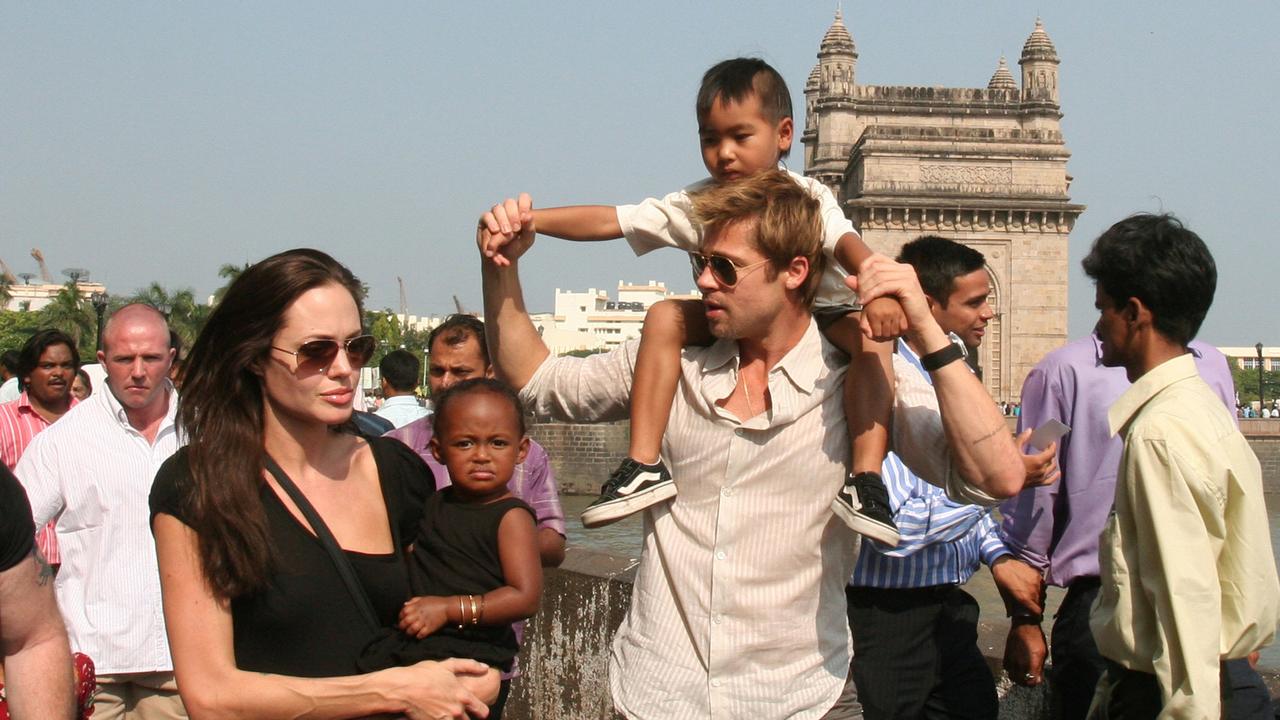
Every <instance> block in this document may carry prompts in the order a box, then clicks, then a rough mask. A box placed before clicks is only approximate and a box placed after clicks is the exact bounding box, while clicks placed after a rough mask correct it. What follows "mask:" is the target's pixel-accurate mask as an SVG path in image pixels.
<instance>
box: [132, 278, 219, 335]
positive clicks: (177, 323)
mask: <svg viewBox="0 0 1280 720" xmlns="http://www.w3.org/2000/svg"><path fill="white" fill-rule="evenodd" d="M128 302H140V303H147V304H148V305H151V306H153V307H156V308H159V309H160V310H161V311H162V312H164V311H167V313H168V318H169V327H170V328H171V329H172V330H173V331H174V332H176V333H178V337H179V338H181V339H182V346H183V347H184V348H190V347H191V343H193V342H195V339H196V336H197V335H199V334H200V329H201V328H203V327H204V323H205V320H207V319H208V318H209V307H208V306H207V305H201V304H200V303H198V302H196V298H195V291H194V290H192V289H191V288H183V289H181V290H176V291H171V290H168V289H166V288H165V287H164V286H163V285H161V284H160V283H158V282H153V283H151V284H150V285H148V286H147V287H146V288H145V289H143V290H141V291H139V292H137V293H135V294H134V295H133V297H131V298H129V300H128Z"/></svg>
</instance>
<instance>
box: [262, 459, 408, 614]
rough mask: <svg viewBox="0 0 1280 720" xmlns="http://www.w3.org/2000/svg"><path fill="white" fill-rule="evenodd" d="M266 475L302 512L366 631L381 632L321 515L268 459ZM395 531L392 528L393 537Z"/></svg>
mask: <svg viewBox="0 0 1280 720" xmlns="http://www.w3.org/2000/svg"><path fill="white" fill-rule="evenodd" d="M265 463H266V466H267V472H269V473H271V475H272V477H274V478H275V479H276V482H278V483H280V487H282V488H284V491H285V492H286V493H288V494H289V497H290V498H292V499H293V504H294V505H297V506H298V510H300V511H301V512H302V516H303V517H305V518H306V519H307V523H308V524H310V525H311V529H312V530H313V531H315V534H316V538H317V539H318V540H320V544H321V545H323V546H324V549H325V550H326V551H327V552H328V553H329V559H330V560H332V561H333V566H334V567H335V568H336V569H337V570H338V575H340V576H341V577H342V582H343V583H345V584H346V586H347V591H348V592H350V593H351V599H352V600H354V601H355V603H356V608H357V609H359V610H360V614H361V615H363V616H364V619H365V621H366V623H367V624H368V625H369V629H370V630H372V631H373V632H377V631H378V630H379V629H381V628H382V623H379V622H378V615H377V613H375V612H374V611H373V603H371V602H369V595H368V593H366V592H365V590H364V586H363V585H361V584H360V580H359V578H357V577H356V571H355V568H353V567H351V560H350V559H349V558H348V557H347V556H346V554H345V553H344V552H343V551H342V548H340V547H338V541H337V540H336V539H334V537H333V533H332V532H330V531H329V526H328V525H325V524H324V520H322V519H321V518H320V513H318V512H316V509H315V508H314V507H312V505H311V502H310V501H309V500H307V496H306V495H303V494H302V491H301V490H299V489H298V486H297V485H294V484H293V480H291V479H289V476H288V475H286V474H285V472H284V470H281V469H280V466H279V465H277V464H276V461H275V460H272V459H271V456H270V455H268V456H266V458H265ZM394 531H395V528H394V527H393V528H392V534H393V535H395V532H394Z"/></svg>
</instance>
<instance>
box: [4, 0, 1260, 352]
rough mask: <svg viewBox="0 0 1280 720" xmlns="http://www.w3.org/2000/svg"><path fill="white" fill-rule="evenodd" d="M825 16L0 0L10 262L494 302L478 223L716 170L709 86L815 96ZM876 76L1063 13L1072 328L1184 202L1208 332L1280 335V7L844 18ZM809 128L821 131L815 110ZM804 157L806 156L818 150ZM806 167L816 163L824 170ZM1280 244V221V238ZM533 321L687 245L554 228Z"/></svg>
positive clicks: (1002, 50) (388, 297)
mask: <svg viewBox="0 0 1280 720" xmlns="http://www.w3.org/2000/svg"><path fill="white" fill-rule="evenodd" d="M833 11H834V3H826V2H801V3H794V2H793V3H777V2H743V1H738V2H706V3H698V2H688V1H687V0H686V1H684V2H678V3H676V2H656V1H649V2H643V3H611V2H568V1H564V2H560V1H557V2H538V3H533V2H528V3H510V4H507V3H501V4H500V3H491V2H465V3H436V2H420V3H392V2H383V3H342V4H339V3H328V2H307V3H303V2H218V3H211V2H207V3H165V2H146V3H142V2H137V3H32V2H15V1H12V0H4V1H3V2H0V128H3V130H2V131H0V257H2V258H4V259H5V260H6V261H7V262H8V263H9V264H10V265H11V266H12V267H13V269H14V271H15V272H22V271H34V269H35V268H34V265H35V263H34V261H32V260H31V259H30V257H29V256H28V255H27V253H28V251H29V250H30V248H32V247H40V248H42V249H43V250H44V253H45V256H46V257H47V258H48V261H49V264H50V266H51V267H52V268H53V270H54V272H55V273H56V272H58V271H59V270H60V269H61V268H65V267H84V268H88V269H89V270H91V271H92V278H93V279H95V280H99V281H102V282H105V283H106V284H107V285H108V287H109V289H110V290H111V291H112V292H117V293H127V292H130V291H131V290H133V289H135V288H138V287H141V286H144V285H146V284H147V283H149V282H151V281H152V280H158V281H160V282H162V283H164V284H165V285H167V286H170V287H183V286H191V287H194V288H195V290H196V292H197V294H198V295H200V296H203V295H205V294H207V293H209V292H212V291H213V290H214V289H215V288H216V287H218V285H219V284H220V281H219V279H218V278H217V275H216V272H217V268H218V266H219V265H220V264H222V263H226V262H235V263H240V262H245V261H249V260H256V259H259V258H262V257H264V256H266V255H268V254H270V253H272V252H275V251H278V250H282V249H285V248H289V247H295V246H303V245H308V246H314V247H319V248H322V249H324V250H327V251H329V252H332V253H333V254H334V255H335V256H337V257H338V258H339V259H341V260H343V261H344V262H346V263H348V264H349V265H350V266H351V267H352V268H353V270H355V272H356V273H357V274H358V275H359V276H360V277H361V278H362V279H363V280H364V281H365V282H367V283H369V285H370V286H371V287H372V297H371V300H370V305H371V306H374V307H381V306H389V307H393V308H395V307H397V306H398V303H399V301H398V293H397V288H396V280H395V278H396V276H397V275H399V276H402V277H403V278H404V280H405V283H406V289H407V293H408V300H409V307H410V310H411V312H417V313H442V312H447V311H449V310H450V309H451V308H452V300H451V296H453V295H455V294H456V295H458V296H459V297H460V298H461V299H462V301H463V303H464V304H466V305H467V306H469V307H470V308H478V307H479V298H480V292H479V272H478V261H477V258H476V254H475V252H474V249H473V247H472V228H473V227H474V224H475V218H476V216H477V215H478V213H479V212H480V211H481V210H483V209H484V208H486V207H487V206H488V205H490V204H492V203H493V202H495V201H496V200H498V199H501V198H502V197H504V196H506V195H508V194H512V193H515V192H519V191H521V190H527V191H529V192H530V193H532V194H533V196H534V199H535V202H537V203H538V204H540V205H552V204H565V203H575V202H602V203H616V202H628V201H635V200H638V199H640V198H642V197H645V196H648V195H653V194H659V193H663V192H666V191H670V190H672V189H675V188H676V187H678V186H680V185H683V184H685V183H687V182H690V181H693V180H695V179H698V178H699V177H701V176H702V175H703V174H704V172H703V169H702V166H701V162H700V160H699V157H698V153H697V138H696V125H695V121H694V117H693V112H692V101H693V95H694V93H695V91H696V88H697V81H698V78H699V76H700V75H701V73H702V71H703V70H704V69H705V68H706V67H708V66H709V65H711V64H712V63H714V62H716V61H718V60H721V59H724V58H726V57H732V56H735V55H742V54H751V55H759V56H761V57H764V58H765V59H766V60H768V61H769V62H771V63H773V64H774V65H775V66H776V67H778V69H779V70H781V71H782V73H783V74H784V75H785V76H786V78H787V80H788V81H789V83H790V84H791V87H792V90H793V92H794V93H795V95H796V102H797V107H803V103H802V102H800V101H801V96H800V91H801V90H802V88H803V84H804V80H805V78H806V77H807V76H808V73H809V69H810V68H811V67H812V66H813V64H814V62H815V60H816V59H815V53H816V52H817V49H818V42H819V40H820V39H821V37H822V35H823V33H824V32H825V31H826V28H827V26H828V25H829V24H830V22H831V18H832V14H833ZM844 13H845V20H846V24H847V25H848V27H849V30H850V32H851V33H852V35H853V38H854V41H855V43H856V44H857V47H858V51H859V53H860V58H859V63H858V80H859V82H861V83H867V84H893V85H897V84H909V85H942V86H966V87H982V86H985V84H986V82H987V79H988V78H989V77H990V76H991V73H992V72H993V71H994V70H995V67H996V62H997V60H998V59H999V57H1000V55H1001V54H1004V55H1006V56H1008V58H1009V61H1010V64H1011V66H1012V67H1013V69H1014V71H1015V74H1016V71H1017V66H1016V61H1017V57H1018V54H1019V52H1020V50H1021V48H1022V43H1023V41H1024V40H1025V39H1026V36H1027V35H1028V34H1029V33H1030V32H1031V30H1032V28H1033V26H1034V22H1035V18H1036V16H1037V14H1039V15H1040V16H1042V17H1043V19H1044V24H1045V28H1046V30H1047V31H1048V33H1049V35H1050V37H1051V38H1052V39H1053V41H1054V43H1055V44H1056V46H1057V49H1058V54H1059V56H1060V57H1061V59H1062V65H1061V69H1060V73H1061V87H1062V102H1063V110H1064V112H1065V117H1064V119H1063V130H1064V133H1065V135H1066V139H1067V143H1068V146H1069V148H1070V149H1071V151H1072V153H1073V156H1072V159H1071V162H1070V164H1069V166H1068V169H1069V171H1070V172H1071V174H1072V175H1073V176H1074V177H1075V182H1074V184H1073V185H1072V188H1071V194H1072V199H1073V201H1075V202H1079V203H1084V204H1086V205H1088V206H1089V207H1088V211H1087V212H1086V213H1085V215H1084V216H1083V217H1082V218H1081V220H1080V222H1079V224H1078V225H1077V227H1076V231H1075V233H1074V234H1073V235H1072V240H1071V258H1072V266H1071V271H1070V272H1071V276H1070V282H1071V323H1070V329H1071V333H1072V334H1073V335H1079V334H1082V333H1084V332H1087V330H1088V329H1089V328H1090V327H1091V325H1092V322H1093V317H1094V316H1093V311H1092V289H1091V287H1090V285H1089V283H1088V281H1087V280H1086V279H1085V278H1084V277H1083V275H1082V274H1081V273H1080V271H1079V269H1078V266H1079V259H1080V258H1081V257H1082V256H1083V255H1084V253H1085V252H1086V251H1087V249H1088V244H1089V242H1090V241H1091V240H1092V239H1093V238H1094V237H1095V236H1096V235H1097V234H1098V233H1099V232H1101V231H1102V230H1103V229H1105V228H1106V227H1107V226H1108V225H1110V224H1111V223H1112V222H1114V221H1115V220H1117V219H1119V218H1121V217H1123V216H1124V215H1126V214H1128V213H1130V212H1133V211H1137V210H1160V209H1165V210H1169V211H1172V212H1175V213H1177V214H1179V215H1181V216H1182V217H1183V218H1184V219H1185V220H1186V221H1187V222H1188V224H1190V225H1191V227H1192V228H1193V229H1196V230H1197V231H1199V232H1200V233H1201V235H1202V236H1203V237H1204V238H1205V239H1206V241H1207V242H1208V243H1209V245H1210V247H1211V249H1212V250H1213V252H1214V254H1215V256H1216V257H1217V261H1218V266H1219V272H1220V279H1219V285H1218V297H1217V301H1216V302H1215V304H1214V308H1213V311H1212V312H1211V313H1210V315H1209V318H1208V320H1207V321H1206V324H1205V327H1204V330H1203V332H1202V337H1203V338H1204V339H1206V340H1208V341H1210V342H1214V343H1217V344H1242V345H1243V344H1247V345H1252V344H1253V343H1254V342H1257V341H1258V340H1262V341H1264V342H1266V343H1267V344H1272V345H1274V344H1280V332H1277V321H1276V318H1277V313H1276V310H1275V305H1274V304H1273V302H1272V301H1271V300H1267V298H1272V300H1274V297H1275V296H1273V295H1271V292H1272V290H1273V288H1274V286H1275V282H1276V274H1277V270H1278V269H1280V261H1278V260H1280V249H1278V248H1277V244H1276V243H1275V242H1274V241H1273V237H1274V236H1275V234H1276V233H1275V229H1274V228H1275V223H1276V219H1275V217H1274V216H1272V215H1271V213H1270V212H1262V211H1263V210H1267V209H1268V208H1273V207H1274V205H1273V204H1274V203H1275V202H1276V199H1275V197H1274V193H1275V192H1276V191H1277V189H1280V169H1277V160H1278V159H1280V157H1278V156H1280V152H1277V149H1278V143H1280V141H1278V140H1277V137H1276V134H1275V131H1274V130H1273V128H1274V127H1275V126H1276V118H1277V117H1280V100H1278V99H1277V92H1276V89H1277V88H1280V61H1278V59H1277V55H1280V43H1278V42H1277V39H1276V37H1277V35H1276V33H1277V28H1280V4H1278V3H1276V2H1274V1H1270V0H1269V1H1266V2H1261V1H1260V2H1251V3H1226V4H1221V3H1218V4H1214V5H1212V6H1211V5H1210V4H1208V3H1169V2H1157V1H1144V2H1124V3H1116V2H1070V3H1067V2H1063V3H1041V4H1038V5H1037V4H1032V3H1017V2H982V3H955V2H948V1H942V0H939V1H931V2H903V3H870V2H864V3H846V4H845V7H844ZM798 120H799V118H798ZM795 155H796V156H797V157H798V156H799V155H800V154H799V153H798V152H797V153H795ZM800 162H801V161H800V160H799V159H795V160H794V161H793V167H795V168H796V169H799V165H800ZM1267 228H1272V230H1268V229H1267ZM524 267H525V276H526V278H527V279H526V289H527V293H528V295H529V299H530V305H531V307H532V308H533V309H550V307H551V303H552V292H553V290H554V289H555V288H557V287H560V288H566V289H578V290H581V289H586V288H588V287H597V288H605V289H609V290H612V289H613V288H614V286H615V284H616V282H617V281H618V280H628V281H640V282H643V281H645V280H650V279H654V280H662V281H665V282H666V283H667V284H668V286H670V287H673V288H674V289H676V290H681V291H683V290H687V289H689V288H690V287H691V285H692V283H691V281H690V280H689V275H688V270H687V267H688V265H687V262H686V261H685V259H684V258H683V257H681V256H680V255H678V254H676V253H671V252H668V253H663V252H658V253H653V254H651V255H649V256H646V257H645V258H642V259H637V258H635V257H634V256H632V255H631V253H630V251H629V250H628V249H627V248H626V247H625V245H624V244H623V243H620V242H618V243H601V244H595V245H592V246H582V245H572V246H571V245H570V244H568V243H565V242H563V241H558V240H554V239H551V238H544V239H541V240H539V242H538V245H537V246H536V247H535V248H534V250H533V254H532V255H531V256H530V257H529V259H528V260H527V261H526V262H525V263H524Z"/></svg>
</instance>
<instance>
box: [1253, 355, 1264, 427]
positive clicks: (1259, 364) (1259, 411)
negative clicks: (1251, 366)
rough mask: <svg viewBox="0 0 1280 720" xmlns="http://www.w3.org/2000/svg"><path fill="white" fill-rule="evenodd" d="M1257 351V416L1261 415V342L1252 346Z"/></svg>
mask: <svg viewBox="0 0 1280 720" xmlns="http://www.w3.org/2000/svg"><path fill="white" fill-rule="evenodd" d="M1253 349H1254V350H1257V351H1258V417H1262V343H1258V344H1257V345H1254V346H1253Z"/></svg>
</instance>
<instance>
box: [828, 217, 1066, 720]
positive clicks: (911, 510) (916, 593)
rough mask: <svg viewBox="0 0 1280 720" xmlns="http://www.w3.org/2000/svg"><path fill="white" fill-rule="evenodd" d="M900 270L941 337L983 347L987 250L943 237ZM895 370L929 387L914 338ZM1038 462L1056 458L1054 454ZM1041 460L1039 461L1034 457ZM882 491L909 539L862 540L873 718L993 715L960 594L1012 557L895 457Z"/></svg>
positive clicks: (865, 683) (990, 689)
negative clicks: (916, 284) (893, 543)
mask: <svg viewBox="0 0 1280 720" xmlns="http://www.w3.org/2000/svg"><path fill="white" fill-rule="evenodd" d="M898 262H905V263H908V264H910V265H911V266H912V267H914V268H915V270H916V274H917V275H918V276H919V278H920V285H921V287H922V288H923V289H924V292H925V295H926V296H927V299H928V302H929V307H930V309H931V310H932V311H933V316H934V318H935V319H937V321H938V324H939V325H940V326H941V327H942V329H943V330H944V331H946V332H948V333H950V334H951V335H952V340H953V342H959V343H961V345H962V346H963V347H964V348H965V350H966V352H968V351H972V350H973V349H975V348H977V347H978V345H979V344H981V342H982V337H983V335H984V334H985V331H986V327H987V323H988V322H989V321H990V320H991V318H992V317H994V315H995V313H994V311H993V310H992V309H991V306H990V304H989V303H988V302H987V296H988V294H989V293H990V282H991V279H990V277H989V276H988V274H987V270H986V263H985V260H984V258H983V256H982V253H980V252H978V251H977V250H974V249H972V248H969V247H966V246H964V245H961V244H960V243H957V242H953V241H951V240H946V239H943V238H940V237H936V236H929V235H926V236H922V237H920V238H918V239H916V240H914V241H912V242H910V243H907V244H906V245H904V246H903V248H902V252H901V254H900V255H899V256H898ZM897 352H898V355H899V356H900V357H899V358H898V359H896V360H895V363H894V367H895V371H896V372H898V373H903V372H918V373H920V374H921V375H923V376H924V378H925V379H926V380H929V379H930V378H929V362H928V360H929V358H928V357H927V356H926V358H925V359H924V361H923V362H922V360H921V358H920V357H919V355H918V353H917V352H916V351H915V350H914V349H913V348H912V347H911V346H910V343H909V342H906V341H905V340H900V341H899V343H898V351H897ZM1036 457H1037V458H1039V459H1038V460H1037V462H1039V463H1041V464H1043V463H1047V462H1051V460H1052V457H1053V455H1052V452H1048V453H1042V454H1041V456H1036ZM1029 460H1034V458H1029ZM883 472H884V481H885V486H886V487H887V489H888V491H889V504H890V509H891V510H892V512H893V516H894V521H895V522H896V523H897V524H898V531H899V533H900V534H901V541H900V542H899V544H898V546H897V547H896V548H889V547H886V546H883V545H880V544H878V543H876V542H874V541H872V540H869V539H866V538H864V539H863V541H862V550H861V553H860V555H859V557H858V563H857V566H856V567H855V568H854V572H853V577H852V579H851V580H850V582H849V587H848V589H847V594H848V599H849V624H850V626H851V627H852V629H853V645H854V662H853V678H854V682H855V684H856V685H857V689H858V700H859V702H861V703H862V707H863V712H864V714H865V717H866V718H868V720H878V719H879V718H898V719H902V718H992V719H994V718H995V717H996V714H997V711H998V709H999V708H998V704H997V700H996V692H995V680H994V678H993V677H992V675H991V670H990V669H989V668H988V667H987V664H986V661H985V660H984V659H983V657H982V653H981V651H979V649H978V646H977V623H978V604H977V602H976V601H975V600H974V599H973V597H972V596H970V595H969V594H968V593H966V592H965V591H963V590H961V589H960V585H963V584H964V583H965V582H966V581H968V579H969V578H970V577H971V576H972V575H973V573H974V572H975V571H976V570H977V569H978V563H979V561H981V562H984V563H986V564H987V565H989V566H992V567H993V568H994V567H996V566H997V565H999V564H1001V563H1002V562H1003V561H1002V558H1005V557H1006V556H1008V555H1009V554H1010V552H1009V550H1008V549H1007V548H1006V547H1005V546H1004V543H1003V542H1002V541H1001V539H1000V536H999V535H998V534H997V532H996V523H995V522H994V521H993V520H992V519H991V515H990V512H989V509H988V508H983V507H981V506H977V505H962V504H959V503H956V502H953V501H952V500H950V499H948V498H947V496H946V493H945V492H944V491H943V490H942V489H941V488H939V487H937V486H935V485H931V484H929V483H927V482H925V481H924V480H922V479H920V478H919V477H917V476H916V475H914V474H913V473H912V472H911V471H910V470H908V469H907V467H906V465H904V464H903V463H902V461H901V460H900V459H899V458H898V456H897V455H896V454H894V453H889V455H888V456H887V457H886V459H885V462H884V466H883Z"/></svg>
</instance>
